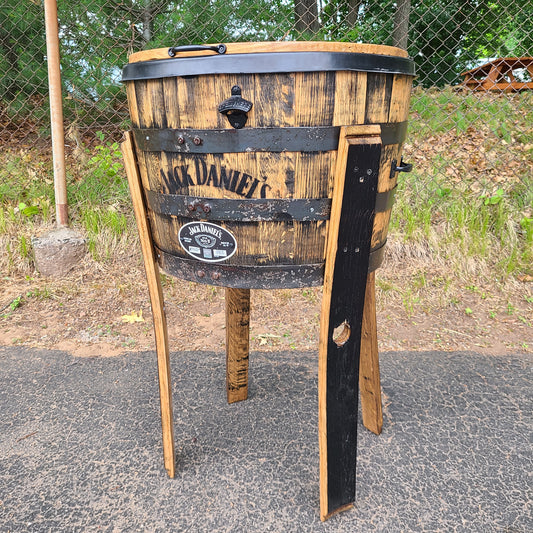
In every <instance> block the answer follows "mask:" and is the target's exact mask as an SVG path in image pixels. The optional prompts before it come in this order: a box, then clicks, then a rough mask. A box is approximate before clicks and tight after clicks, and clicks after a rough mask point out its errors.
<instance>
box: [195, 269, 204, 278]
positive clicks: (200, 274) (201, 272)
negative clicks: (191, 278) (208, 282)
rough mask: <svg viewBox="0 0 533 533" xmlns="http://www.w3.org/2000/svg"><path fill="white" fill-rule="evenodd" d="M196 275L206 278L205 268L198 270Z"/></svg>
mask: <svg viewBox="0 0 533 533" xmlns="http://www.w3.org/2000/svg"><path fill="white" fill-rule="evenodd" d="M196 275H197V276H198V277H199V278H205V272H204V271H203V270H198V271H197V272H196Z"/></svg>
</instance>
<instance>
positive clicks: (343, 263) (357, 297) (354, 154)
mask: <svg viewBox="0 0 533 533" xmlns="http://www.w3.org/2000/svg"><path fill="white" fill-rule="evenodd" d="M346 142H347V143H348V144H347V154H346V170H345V179H344V188H343V191H342V202H341V205H342V208H341V210H340V219H339V222H338V236H337V241H336V251H335V253H334V254H332V256H331V257H329V258H328V259H329V260H330V261H333V262H334V266H333V267H331V265H330V273H331V272H332V273H333V276H332V279H331V280H330V292H329V291H327V290H326V284H327V280H326V284H325V293H324V297H325V298H328V297H329V299H330V302H329V313H328V315H329V316H327V317H324V316H323V317H322V320H328V325H327V356H326V361H325V362H324V361H322V369H323V370H322V372H320V378H319V379H322V380H325V384H326V390H325V394H322V403H324V401H325V406H324V405H322V406H321V409H322V411H324V410H325V421H324V418H322V422H323V423H322V427H321V431H322V432H323V431H324V429H325V432H326V436H325V439H322V441H321V454H324V453H325V454H326V463H324V464H323V459H322V458H321V465H322V467H321V468H322V472H321V475H326V476H327V482H326V483H325V484H326V485H327V489H326V490H327V497H326V495H324V494H321V499H322V502H321V504H322V505H321V506H322V518H323V519H325V518H327V517H328V516H330V515H331V514H332V513H335V512H337V511H339V510H342V509H344V508H346V507H349V506H351V504H352V503H353V502H354V500H355V465H356V446H357V413H358V386H359V355H360V347H361V326H362V318H363V308H364V299H365V289H366V280H367V275H368V262H369V254H370V242H371V238H372V226H373V222H374V205H375V199H376V191H377V182H378V175H379V162H380V155H381V141H380V138H379V137H373V138H372V137H364V138H354V139H346ZM339 202H340V200H339ZM332 216H333V213H332ZM326 268H327V267H326ZM328 293H329V294H328ZM322 309H323V313H324V310H325V307H324V303H323V308H322ZM325 332H326V329H325V327H323V328H321V335H325ZM321 346H323V347H325V346H326V339H321ZM324 370H325V375H324ZM322 386H323V385H322ZM321 416H322V417H324V412H322V414H321ZM324 422H325V423H324ZM324 444H325V447H326V450H323V449H322V448H323V447H324ZM321 489H322V483H321ZM324 507H326V508H324Z"/></svg>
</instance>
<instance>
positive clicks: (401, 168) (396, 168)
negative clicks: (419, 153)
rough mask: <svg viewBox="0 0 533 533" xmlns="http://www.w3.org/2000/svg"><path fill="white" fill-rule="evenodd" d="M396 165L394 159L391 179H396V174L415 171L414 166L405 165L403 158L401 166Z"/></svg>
mask: <svg viewBox="0 0 533 533" xmlns="http://www.w3.org/2000/svg"><path fill="white" fill-rule="evenodd" d="M396 163H397V161H396V159H393V160H392V164H391V169H390V179H392V178H394V175H395V174H396V172H411V170H413V165H412V164H411V163H404V161H403V158H402V159H401V160H400V164H399V165H398V166H397V165H396Z"/></svg>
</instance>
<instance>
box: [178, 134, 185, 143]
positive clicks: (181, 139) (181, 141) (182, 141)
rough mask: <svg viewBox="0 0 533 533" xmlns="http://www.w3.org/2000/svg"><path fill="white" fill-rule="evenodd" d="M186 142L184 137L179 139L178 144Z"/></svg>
mask: <svg viewBox="0 0 533 533" xmlns="http://www.w3.org/2000/svg"><path fill="white" fill-rule="evenodd" d="M184 142H185V139H184V138H183V137H181V136H180V137H178V144H183V143H184Z"/></svg>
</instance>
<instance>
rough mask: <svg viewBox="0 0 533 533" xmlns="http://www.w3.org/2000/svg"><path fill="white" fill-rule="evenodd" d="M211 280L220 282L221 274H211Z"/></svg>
mask: <svg viewBox="0 0 533 533" xmlns="http://www.w3.org/2000/svg"><path fill="white" fill-rule="evenodd" d="M211 279H212V280H215V281H216V280H218V279H220V272H213V273H212V274H211Z"/></svg>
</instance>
